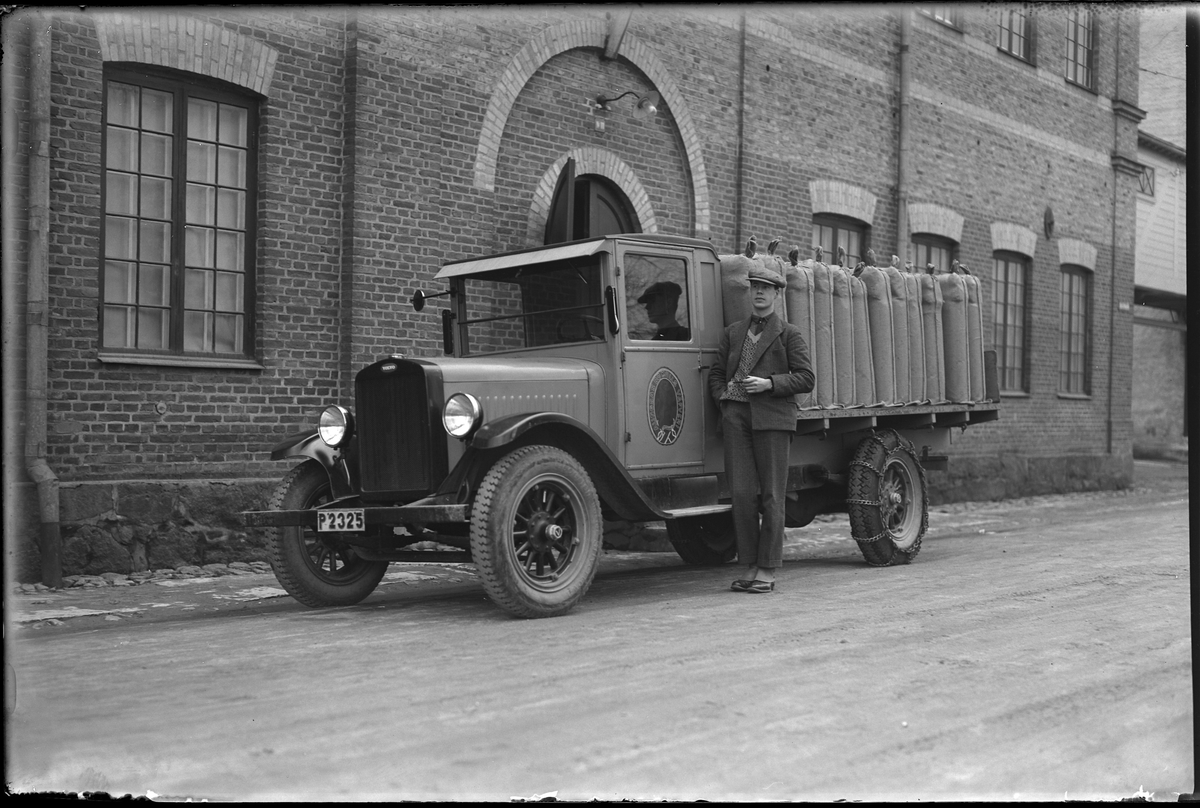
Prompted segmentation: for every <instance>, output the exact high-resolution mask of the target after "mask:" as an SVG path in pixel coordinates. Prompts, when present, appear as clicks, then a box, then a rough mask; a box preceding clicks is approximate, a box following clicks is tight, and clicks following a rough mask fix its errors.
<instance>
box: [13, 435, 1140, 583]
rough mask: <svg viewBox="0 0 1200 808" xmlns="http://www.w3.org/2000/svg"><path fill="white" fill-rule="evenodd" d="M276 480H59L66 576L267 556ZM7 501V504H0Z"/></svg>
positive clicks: (1027, 477)
mask: <svg viewBox="0 0 1200 808" xmlns="http://www.w3.org/2000/svg"><path fill="white" fill-rule="evenodd" d="M950 469H951V470H950V471H949V472H944V471H928V472H926V480H927V482H928V485H929V502H930V504H931V505H940V504H945V503H950V502H970V501H989V500H1003V499H1012V498H1015V497H1027V496H1037V495H1042V494H1055V493H1071V492H1075V491H1101V490H1115V489H1122V488H1128V487H1130V486H1132V485H1133V457H1132V455H1126V456H1108V455H1078V456H1068V457H1021V456H1018V455H1015V454H1014V455H1000V456H997V457H952V458H951V460H950ZM277 482H278V481H277V480H275V479H271V480H199V481H193V482H183V481H167V482H158V481H153V480H139V481H128V482H97V483H64V484H62V486H61V489H60V519H61V522H62V526H61V530H62V558H63V575H64V576H70V575H100V574H102V573H106V572H111V573H122V574H126V575H127V574H129V573H136V572H145V571H148V570H155V569H163V568H177V567H181V566H185V565H194V566H198V567H202V566H204V565H205V564H229V563H231V562H255V561H265V560H266V559H267V553H266V543H265V533H264V531H263V530H262V529H246V528H244V527H243V526H242V525H241V522H240V519H239V516H238V514H239V513H240V512H241V511H249V510H258V509H261V508H263V507H264V506H265V505H264V503H265V502H266V501H267V498H268V496H269V495H270V492H271V490H272V489H273V488H274V486H275V485H276V484H277ZM18 488H19V491H18V492H17V494H18V496H17V499H18V500H19V501H18V502H15V503H14V504H15V505H16V506H17V507H16V510H15V511H14V512H13V513H9V514H6V519H5V522H6V525H9V526H10V527H9V529H10V530H12V532H13V533H14V534H15V535H7V536H6V543H5V545H6V546H5V562H6V566H7V569H8V570H10V575H11V576H12V577H13V579H14V580H16V581H18V582H34V581H37V580H39V578H40V567H39V556H38V550H37V535H38V534H37V530H38V526H37V522H36V513H37V509H36V507H35V506H34V504H35V503H36V492H35V491H34V489H33V486H32V485H24V486H19V487H18ZM8 504H9V503H6V507H7V506H8ZM604 546H605V547H607V548H610V549H614V550H633V551H640V552H672V549H671V544H670V542H669V541H668V540H667V536H666V530H665V528H664V526H663V524H662V523H661V522H657V523H647V524H630V523H627V522H607V523H605V525H604Z"/></svg>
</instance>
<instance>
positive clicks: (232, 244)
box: [217, 230, 246, 272]
mask: <svg viewBox="0 0 1200 808" xmlns="http://www.w3.org/2000/svg"><path fill="white" fill-rule="evenodd" d="M245 249H246V239H245V237H244V236H243V235H242V234H241V233H236V232H234V231H232V230H218V231H217V268H218V269H232V270H236V271H238V272H241V271H242V266H243V263H244V262H243V260H242V256H243V255H244V254H245V253H244V251H245Z"/></svg>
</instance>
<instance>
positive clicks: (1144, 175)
mask: <svg viewBox="0 0 1200 808" xmlns="http://www.w3.org/2000/svg"><path fill="white" fill-rule="evenodd" d="M1138 182H1139V183H1140V185H1139V188H1138V193H1140V194H1142V195H1143V196H1149V197H1153V196H1154V182H1155V174H1154V166H1152V165H1146V164H1145V163H1143V164H1142V171H1141V173H1140V174H1139V175H1138ZM1147 188H1148V189H1149V190H1147Z"/></svg>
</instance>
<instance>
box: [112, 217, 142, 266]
mask: <svg viewBox="0 0 1200 808" xmlns="http://www.w3.org/2000/svg"><path fill="white" fill-rule="evenodd" d="M134 222H135V220H134V219H123V218H120V217H117V216H105V217H104V256H105V257H106V258H137V229H136V228H135V226H134Z"/></svg>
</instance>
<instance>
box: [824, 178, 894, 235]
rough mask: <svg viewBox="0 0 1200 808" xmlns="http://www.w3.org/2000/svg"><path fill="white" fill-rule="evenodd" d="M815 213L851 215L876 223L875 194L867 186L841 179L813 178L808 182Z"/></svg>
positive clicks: (869, 222)
mask: <svg viewBox="0 0 1200 808" xmlns="http://www.w3.org/2000/svg"><path fill="white" fill-rule="evenodd" d="M808 195H809V196H810V197H811V198H812V212H813V213H833V214H837V215H839V216H849V217H850V218H851V219H857V220H858V221H860V222H864V223H865V224H868V225H872V226H873V225H874V223H875V204H876V202H877V201H878V200H877V199H876V198H875V195H874V194H873V193H871V192H870V191H868V190H867V189H866V188H860V187H859V186H857V185H851V184H850V183H848V182H840V181H839V180H812V181H811V182H809V183H808Z"/></svg>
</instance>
